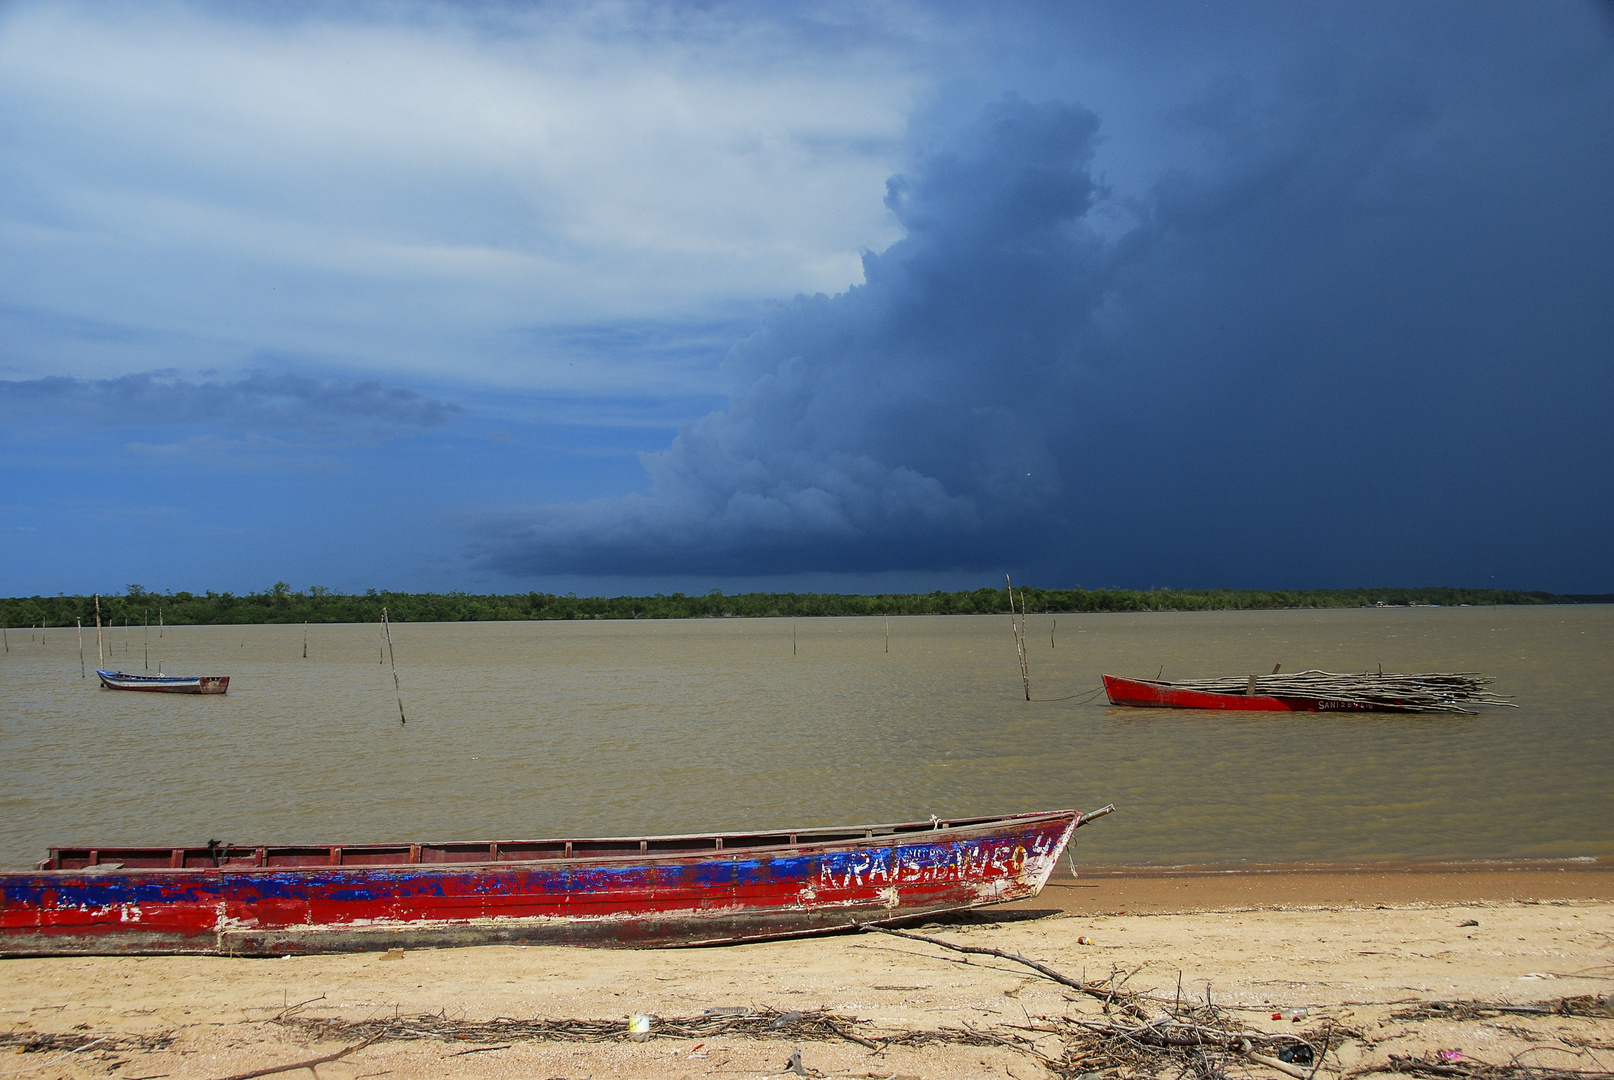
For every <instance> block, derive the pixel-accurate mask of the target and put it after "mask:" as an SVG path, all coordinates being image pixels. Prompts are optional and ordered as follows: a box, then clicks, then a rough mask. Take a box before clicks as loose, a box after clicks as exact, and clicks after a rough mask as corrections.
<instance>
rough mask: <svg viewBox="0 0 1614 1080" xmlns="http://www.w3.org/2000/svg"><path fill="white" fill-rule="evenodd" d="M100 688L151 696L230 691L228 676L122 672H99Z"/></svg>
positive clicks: (97, 670)
mask: <svg viewBox="0 0 1614 1080" xmlns="http://www.w3.org/2000/svg"><path fill="white" fill-rule="evenodd" d="M95 673H96V675H98V676H100V679H101V686H102V687H103V688H105V689H107V690H140V691H144V692H146V693H151V694H224V693H228V692H229V689H230V677H229V676H228V675H130V674H128V673H127V672H123V671H101V670H100V669H99V668H98V669H96V672H95Z"/></svg>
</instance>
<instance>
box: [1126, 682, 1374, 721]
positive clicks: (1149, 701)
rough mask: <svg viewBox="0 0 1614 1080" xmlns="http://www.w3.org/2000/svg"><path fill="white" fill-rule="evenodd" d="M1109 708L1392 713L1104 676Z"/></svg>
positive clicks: (1339, 703) (1362, 704)
mask: <svg viewBox="0 0 1614 1080" xmlns="http://www.w3.org/2000/svg"><path fill="white" fill-rule="evenodd" d="M1104 692H1105V693H1106V694H1108V695H1109V699H1110V704H1111V705H1124V706H1128V707H1130V708H1142V709H1221V710H1225V711H1229V712H1395V711H1397V710H1396V709H1395V708H1394V707H1393V706H1388V705H1370V704H1367V703H1365V702H1360V701H1340V700H1338V699H1335V698H1312V697H1268V696H1265V695H1262V694H1212V693H1207V692H1205V691H1203V690H1189V689H1185V688H1183V687H1178V686H1172V685H1171V684H1170V683H1166V682H1153V681H1150V680H1147V679H1122V678H1119V677H1117V676H1115V675H1105V676H1104Z"/></svg>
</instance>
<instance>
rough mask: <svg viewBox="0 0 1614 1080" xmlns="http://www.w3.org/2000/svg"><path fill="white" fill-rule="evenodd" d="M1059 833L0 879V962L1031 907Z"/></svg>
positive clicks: (990, 832)
mask: <svg viewBox="0 0 1614 1080" xmlns="http://www.w3.org/2000/svg"><path fill="white" fill-rule="evenodd" d="M1076 821H1077V815H1075V814H1074V813H1059V814H1054V815H1026V816H1022V817H1018V818H1006V819H1002V820H1001V821H999V822H997V823H994V824H992V825H986V826H971V827H966V828H960V829H951V830H939V831H937V832H935V833H929V834H920V835H918V836H914V835H912V834H910V835H909V836H907V837H901V838H897V837H886V838H876V839H872V840H862V841H858V842H855V843H849V844H844V845H837V846H835V847H833V848H824V847H820V848H813V847H794V848H792V847H783V848H780V849H776V850H771V851H764V850H753V851H735V852H733V853H732V854H730V853H728V852H719V851H711V852H709V853H702V854H693V855H683V856H678V857H668V856H665V855H663V856H659V857H650V856H643V857H638V858H618V859H604V860H592V861H580V860H575V859H574V860H567V859H559V860H548V861H545V862H527V863H497V864H488V863H483V864H475V865H459V866H453V867H451V868H450V867H432V868H427V867H425V866H422V865H418V864H417V865H408V866H391V867H353V868H348V867H329V868H298V869H292V870H275V869H251V868H239V869H238V868H235V867H224V868H219V869H213V868H207V869H198V870H160V869H142V870H128V871H125V870H118V869H107V870H103V871H99V872H86V871H82V870H78V871H66V870H63V871H40V872H34V873H12V874H0V953H6V954H10V955H19V954H31V955H47V954H52V953H94V952H102V953H133V952H236V953H246V954H251V953H264V952H270V953H282V952H297V951H306V952H314V951H349V950H352V949H361V948H387V947H390V946H393V945H396V944H399V943H400V942H401V941H402V940H403V939H402V938H401V937H400V936H399V932H400V931H413V933H411V934H410V936H409V938H408V940H409V942H410V944H412V945H415V946H419V945H430V944H438V943H448V944H467V943H474V942H477V941H510V940H537V941H562V942H566V941H571V942H576V943H592V944H619V945H632V944H663V945H665V944H690V943H695V942H699V941H709V940H744V939H747V938H758V937H772V936H780V935H783V934H791V933H803V932H812V931H815V930H824V929H834V928H838V927H845V926H849V925H852V924H854V923H856V922H870V921H889V920H891V919H894V918H902V917H906V916H909V915H912V914H920V913H925V912H928V911H939V910H955V909H959V908H967V907H975V906H979V905H981V904H987V903H998V902H1002V901H1006V900H1014V899H1020V898H1023V897H1026V896H1034V895H1035V894H1036V893H1037V892H1038V891H1039V890H1040V889H1041V888H1042V885H1043V883H1044V882H1045V881H1046V880H1047V877H1048V874H1049V873H1051V872H1052V870H1053V867H1054V865H1055V864H1056V863H1057V861H1058V858H1059V854H1060V852H1062V851H1063V850H1064V847H1065V844H1066V843H1067V842H1068V840H1069V838H1070V834H1071V832H1072V830H1073V829H1074V828H1075V826H1076ZM921 837H923V839H921Z"/></svg>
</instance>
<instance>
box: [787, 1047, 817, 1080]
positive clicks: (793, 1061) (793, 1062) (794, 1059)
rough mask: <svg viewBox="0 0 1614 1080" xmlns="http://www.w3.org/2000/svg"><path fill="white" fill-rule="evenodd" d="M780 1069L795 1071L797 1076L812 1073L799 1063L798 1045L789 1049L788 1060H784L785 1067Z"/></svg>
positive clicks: (799, 1051) (799, 1048)
mask: <svg viewBox="0 0 1614 1080" xmlns="http://www.w3.org/2000/svg"><path fill="white" fill-rule="evenodd" d="M781 1071H782V1072H790V1073H795V1074H796V1075H797V1076H810V1075H812V1074H811V1073H809V1072H808V1071H807V1067H806V1066H805V1065H803V1064H802V1063H801V1047H799V1046H798V1047H796V1048H795V1049H794V1050H792V1051H790V1060H789V1061H787V1062H785V1067H784V1069H783V1070H781Z"/></svg>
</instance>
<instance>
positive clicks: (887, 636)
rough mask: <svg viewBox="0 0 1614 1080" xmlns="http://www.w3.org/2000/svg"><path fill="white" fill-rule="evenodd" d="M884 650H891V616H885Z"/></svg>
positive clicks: (888, 651)
mask: <svg viewBox="0 0 1614 1080" xmlns="http://www.w3.org/2000/svg"><path fill="white" fill-rule="evenodd" d="M885 651H886V652H887V653H890V652H891V616H889V615H887V616H886V617H885Z"/></svg>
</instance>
